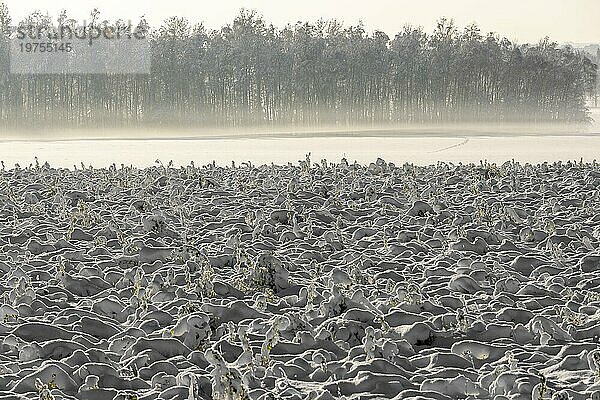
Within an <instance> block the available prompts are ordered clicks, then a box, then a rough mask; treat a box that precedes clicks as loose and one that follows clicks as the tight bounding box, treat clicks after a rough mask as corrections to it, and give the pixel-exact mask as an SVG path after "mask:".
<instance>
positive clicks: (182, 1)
mask: <svg viewBox="0 0 600 400" xmlns="http://www.w3.org/2000/svg"><path fill="white" fill-rule="evenodd" d="M2 1H4V3H5V4H6V5H7V6H8V7H9V9H10V10H11V14H12V16H13V20H15V21H18V20H21V19H22V18H23V17H24V16H25V15H27V14H28V13H30V12H31V11H34V10H40V11H42V12H44V13H45V12H48V13H49V14H50V15H52V16H55V15H58V13H59V11H60V10H61V9H66V10H67V11H68V12H69V16H70V17H73V18H75V19H77V20H79V21H81V20H83V19H85V18H88V16H89V12H90V11H91V10H92V9H93V8H94V7H98V8H99V10H100V11H101V17H103V19H109V20H110V19H114V18H122V19H124V20H128V19H132V20H134V21H137V20H139V17H140V16H142V15H145V16H146V18H147V19H148V20H149V22H150V23H151V24H152V25H153V26H156V25H157V24H159V23H160V22H162V21H163V20H164V19H165V18H167V17H170V16H184V17H187V18H188V19H189V20H190V21H192V22H204V24H205V25H206V26H207V27H208V28H218V27H221V26H223V25H225V24H227V23H230V22H231V21H233V18H234V16H235V15H236V14H237V13H238V12H239V9H240V8H242V7H244V8H248V9H256V10H257V11H258V12H259V13H260V14H261V15H263V16H264V18H265V19H266V20H267V22H272V23H273V24H274V25H276V26H278V27H282V26H284V25H285V24H287V23H294V22H296V21H299V20H300V21H316V20H317V19H319V18H325V19H330V18H336V19H338V20H341V21H343V22H344V23H345V24H356V23H358V21H359V20H362V21H363V23H364V25H365V27H366V29H367V30H368V31H372V30H374V29H379V30H382V31H384V32H386V33H387V34H388V35H390V36H393V35H394V34H395V33H396V32H398V31H399V30H400V29H401V28H402V26H403V25H405V24H407V23H410V24H412V25H418V26H423V27H424V28H425V30H426V31H427V32H431V31H432V29H433V27H434V25H435V21H436V20H437V19H438V18H439V17H442V16H446V17H449V18H453V19H454V20H455V21H456V23H457V25H458V26H460V27H464V26H465V25H468V24H470V23H472V22H477V23H478V24H479V26H480V27H481V28H482V30H483V31H484V32H489V31H494V32H497V33H499V34H500V35H502V36H506V37H507V38H509V39H511V40H513V41H517V42H519V43H525V42H537V41H538V40H539V39H541V38H542V37H544V36H546V35H548V36H550V38H551V39H553V40H555V41H557V42H560V43H564V42H574V43H598V42H600V0H361V1H358V0H346V1H342V0H335V1H334V0H297V1H290V0H244V1H242V0H212V1H207V0H165V1H155V0H153V1H141V0H57V1H48V0H26V1H23V0H0V2H2Z"/></svg>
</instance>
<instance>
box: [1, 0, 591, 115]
mask: <svg viewBox="0 0 600 400" xmlns="http://www.w3.org/2000/svg"><path fill="white" fill-rule="evenodd" d="M59 19H60V20H61V21H60V22H62V23H65V21H68V18H67V16H66V14H65V13H63V14H62V15H61V16H60V18H59ZM91 21H92V22H90V23H95V24H102V23H104V24H108V23H109V22H108V21H104V22H101V20H100V18H99V15H98V12H97V11H94V12H93V13H92V18H91ZM27 23H30V24H31V23H35V24H50V23H51V21H50V20H49V18H48V17H46V16H44V15H41V14H39V13H34V14H32V15H31V16H30V17H29V18H28V20H27ZM9 25H10V16H9V13H8V10H7V9H6V7H5V6H0V27H2V31H3V35H4V38H5V39H6V38H7V36H8V35H9V29H8V26H9ZM140 26H143V27H147V24H146V23H145V21H142V22H140ZM149 31H150V32H151V35H150V37H151V47H152V71H151V73H150V74H149V75H123V74H111V75H73V74H62V75H61V74H58V75H14V74H10V73H9V68H8V66H9V64H8V62H9V60H8V47H7V46H8V45H7V41H6V40H4V41H3V42H2V46H3V47H2V48H1V49H0V124H2V125H4V126H10V125H13V126H23V125H36V124H39V125H43V126H56V127H60V126H86V125H88V126H107V127H108V126H147V125H165V126H243V125H260V124H282V125H285V124H293V125H307V124H366V125H368V124H382V123H383V124H386V123H390V124H396V123H425V122H427V123H429V122H452V121H583V120H585V119H586V118H587V109H586V107H585V104H586V99H589V98H591V97H593V96H594V93H595V91H596V90H597V89H596V88H597V74H598V67H597V64H596V63H594V62H593V61H592V60H591V59H590V57H586V56H585V55H583V54H581V53H580V52H578V51H576V50H574V49H573V48H571V47H559V46H558V45H557V44H556V43H553V42H552V41H550V40H549V39H547V38H546V39H543V40H542V41H540V42H539V43H537V44H534V45H517V44H515V43H511V42H510V41H508V40H507V39H503V38H499V37H498V36H497V35H494V34H487V35H484V34H482V33H481V31H480V30H479V28H478V27H477V26H475V25H472V26H468V27H466V28H465V29H463V30H459V29H457V27H456V26H455V25H454V24H453V22H452V21H448V20H446V19H441V20H440V21H439V23H438V25H437V27H436V29H435V30H434V32H433V33H431V34H427V33H425V32H424V31H423V30H422V29H420V28H414V27H409V26H407V27H404V28H403V30H402V31H401V32H400V33H398V34H397V35H396V36H395V37H394V38H392V39H390V38H389V37H388V36H387V35H386V34H385V33H383V32H379V31H376V32H374V33H371V34H369V33H367V32H365V30H364V29H363V27H362V26H360V25H359V26H350V27H345V26H342V25H341V24H340V23H338V22H336V21H327V22H325V21H322V22H317V23H314V24H310V23H298V24H296V25H293V26H286V27H285V28H283V29H276V28H274V27H273V26H272V25H269V24H267V23H266V22H265V21H264V20H263V19H262V18H261V17H260V16H258V15H257V14H256V13H255V12H252V11H244V10H242V11H241V12H240V14H239V15H238V16H237V17H236V18H235V20H234V21H233V23H232V24H230V25H227V26H225V27H223V28H221V29H219V30H213V31H208V30H207V29H205V27H204V26H203V25H196V26H192V25H191V24H190V23H189V22H188V21H187V20H186V19H184V18H170V19H168V20H166V21H165V22H164V24H163V25H162V26H161V27H159V28H157V29H150V30H149Z"/></svg>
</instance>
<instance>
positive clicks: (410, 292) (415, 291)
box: [405, 277, 422, 305]
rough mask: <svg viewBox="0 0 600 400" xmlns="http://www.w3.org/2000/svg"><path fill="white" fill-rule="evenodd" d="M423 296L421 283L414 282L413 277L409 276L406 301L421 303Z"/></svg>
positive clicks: (412, 303)
mask: <svg viewBox="0 0 600 400" xmlns="http://www.w3.org/2000/svg"><path fill="white" fill-rule="evenodd" d="M421 300H422V296H421V288H420V287H419V285H417V284H416V283H414V282H413V280H412V278H410V277H409V278H408V283H407V285H406V297H405V301H406V302H407V303H408V304H411V305H414V304H421Z"/></svg>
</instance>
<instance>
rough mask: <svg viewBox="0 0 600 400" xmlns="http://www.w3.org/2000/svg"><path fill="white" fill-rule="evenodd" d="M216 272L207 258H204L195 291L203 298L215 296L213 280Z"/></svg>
mask: <svg viewBox="0 0 600 400" xmlns="http://www.w3.org/2000/svg"><path fill="white" fill-rule="evenodd" d="M214 275H215V271H214V269H213V267H212V265H211V264H210V262H209V261H208V259H207V258H205V257H204V258H202V259H201V261H200V263H199V273H198V274H197V278H196V281H195V285H196V287H195V290H196V293H197V294H198V295H200V297H202V298H210V297H214V296H215V290H214V284H213V278H214Z"/></svg>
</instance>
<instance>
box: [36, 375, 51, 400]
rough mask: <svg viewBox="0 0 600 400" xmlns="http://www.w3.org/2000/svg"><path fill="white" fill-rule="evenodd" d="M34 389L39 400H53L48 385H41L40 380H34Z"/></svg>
mask: <svg viewBox="0 0 600 400" xmlns="http://www.w3.org/2000/svg"><path fill="white" fill-rule="evenodd" d="M35 389H36V390H37V392H38V399H39V400H54V396H53V395H52V393H51V392H50V390H51V389H52V388H51V387H50V385H49V384H45V383H43V382H42V381H41V379H40V378H36V380H35Z"/></svg>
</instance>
